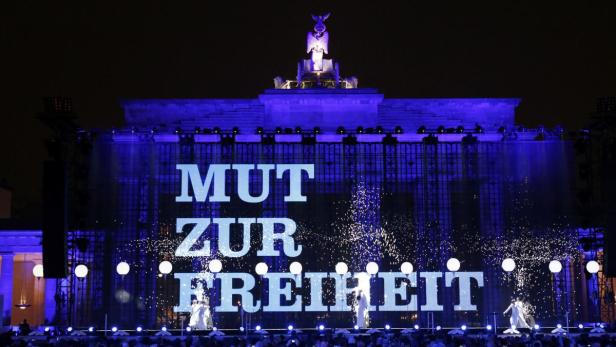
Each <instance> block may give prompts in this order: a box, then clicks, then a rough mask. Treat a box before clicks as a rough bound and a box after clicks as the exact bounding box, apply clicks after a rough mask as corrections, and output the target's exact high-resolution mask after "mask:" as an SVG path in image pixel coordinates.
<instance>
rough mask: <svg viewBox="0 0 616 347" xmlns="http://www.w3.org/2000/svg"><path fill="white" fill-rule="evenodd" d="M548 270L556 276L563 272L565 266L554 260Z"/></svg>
mask: <svg viewBox="0 0 616 347" xmlns="http://www.w3.org/2000/svg"><path fill="white" fill-rule="evenodd" d="M548 268H549V269H550V272H551V273H553V274H556V273H559V272H561V271H562V269H563V264H561V263H560V261H558V260H552V261H551V262H550V264H548Z"/></svg>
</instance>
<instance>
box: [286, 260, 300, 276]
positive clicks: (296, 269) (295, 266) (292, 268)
mask: <svg viewBox="0 0 616 347" xmlns="http://www.w3.org/2000/svg"><path fill="white" fill-rule="evenodd" d="M302 269H303V268H302V264H301V263H300V262H297V261H294V262H292V263H291V265H289V272H291V273H292V274H294V275H300V274H301V273H302Z"/></svg>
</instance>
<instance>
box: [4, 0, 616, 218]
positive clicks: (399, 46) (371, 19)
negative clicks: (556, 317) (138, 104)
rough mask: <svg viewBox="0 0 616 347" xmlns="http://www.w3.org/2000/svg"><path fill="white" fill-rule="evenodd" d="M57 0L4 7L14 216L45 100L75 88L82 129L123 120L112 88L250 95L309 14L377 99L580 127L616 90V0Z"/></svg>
mask: <svg viewBox="0 0 616 347" xmlns="http://www.w3.org/2000/svg"><path fill="white" fill-rule="evenodd" d="M219 2H222V3H225V4H226V5H216V7H214V6H212V5H211V4H213V3H219ZM62 3H63V2H61V1H40V2H34V1H33V2H30V1H5V2H4V3H3V4H2V8H1V9H0V16H1V18H0V27H1V36H0V40H1V46H0V47H2V48H1V52H2V53H1V54H0V66H2V75H1V76H2V77H1V79H0V80H1V81H2V88H3V92H2V93H1V98H2V105H3V107H2V109H1V111H0V112H1V117H2V119H3V122H2V124H3V125H2V129H3V134H2V136H1V137H0V139H1V140H0V159H1V160H0V163H1V164H0V179H1V178H5V179H6V180H7V181H8V184H9V185H10V186H12V187H13V190H14V194H15V199H14V205H15V208H16V210H17V212H18V213H19V212H20V211H22V213H26V212H23V211H35V210H36V208H35V206H36V204H37V203H38V202H39V201H40V186H41V184H40V181H41V166H42V161H43V160H44V159H45V157H46V154H45V149H44V147H43V139H44V138H45V137H46V136H47V135H48V133H47V131H46V130H45V128H44V127H43V126H42V125H41V124H40V123H39V122H38V121H37V120H36V119H35V115H36V113H37V112H40V111H41V110H42V102H41V98H42V97H44V96H69V97H72V98H73V100H74V104H75V109H76V112H77V113H78V115H79V124H80V125H81V126H83V127H84V128H91V127H95V128H108V127H113V126H121V125H122V113H121V110H120V108H119V107H118V99H120V98H219V97H227V98H254V97H256V96H257V95H258V94H259V93H261V91H262V90H263V89H265V88H270V87H272V78H273V77H274V76H277V75H281V76H284V77H285V78H293V77H294V76H295V69H296V63H297V61H298V60H299V59H300V58H304V57H307V55H306V54H305V37H306V32H307V31H309V30H311V29H312V26H313V23H312V20H311V19H310V14H311V13H323V12H329V11H331V13H332V15H331V17H330V19H328V20H327V22H326V25H327V28H328V31H329V32H330V47H329V50H330V57H333V58H334V59H336V60H338V61H339V62H340V65H341V70H342V74H343V75H344V76H351V75H354V76H357V77H358V78H359V83H360V87H375V88H378V89H379V90H380V91H381V92H382V93H384V94H385V96H386V97H410V98H412V97H521V98H522V99H523V101H522V104H521V105H520V107H519V109H518V115H517V119H518V123H520V124H523V125H525V126H528V127H534V126H537V125H538V124H544V125H545V126H548V127H550V126H554V125H556V124H562V125H563V126H565V127H566V128H568V129H578V128H580V127H581V126H583V124H584V122H585V119H586V118H587V116H588V114H589V113H590V112H592V111H593V110H594V102H595V98H596V97H598V96H606V95H610V96H614V95H616V25H615V24H614V22H615V17H616V2H614V1H605V2H551V1H528V2H523V1H512V2H508V1H492V2H489V3H488V2H485V3H482V4H479V3H469V2H466V1H451V2H445V1H422V2H418V1H370V2H368V1H366V2H359V1H322V2H313V1H311V2H308V1H290V0H289V1H284V2H269V1H268V2H266V1H253V2H250V3H249V2H246V3H244V2H239V1H215V2H214V1H207V2H206V1H199V2H187V1H164V2H157V1H143V2H138V1H124V2H120V3H117V4H114V3H112V2H108V1H104V2H103V1H100V2H97V3H96V4H92V2H90V1H84V2H83V3H81V4H79V5H78V6H68V5H63V4H62ZM591 3H592V4H591Z"/></svg>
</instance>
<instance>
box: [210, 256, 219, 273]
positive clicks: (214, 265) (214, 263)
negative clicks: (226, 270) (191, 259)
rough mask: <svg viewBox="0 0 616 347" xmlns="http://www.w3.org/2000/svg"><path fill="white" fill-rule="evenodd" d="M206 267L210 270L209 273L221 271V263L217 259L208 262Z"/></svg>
mask: <svg viewBox="0 0 616 347" xmlns="http://www.w3.org/2000/svg"><path fill="white" fill-rule="evenodd" d="M208 267H209V268H210V272H211V273H215V274H216V273H219V272H220V271H222V262H221V261H220V260H218V259H212V260H210V263H209V264H208Z"/></svg>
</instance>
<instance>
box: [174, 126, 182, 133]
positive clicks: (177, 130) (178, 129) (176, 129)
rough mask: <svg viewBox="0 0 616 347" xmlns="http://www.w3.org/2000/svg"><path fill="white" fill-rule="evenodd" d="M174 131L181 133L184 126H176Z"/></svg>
mask: <svg viewBox="0 0 616 347" xmlns="http://www.w3.org/2000/svg"><path fill="white" fill-rule="evenodd" d="M174 132H175V133H176V134H181V133H182V128H180V127H177V128H175V131H174Z"/></svg>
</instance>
